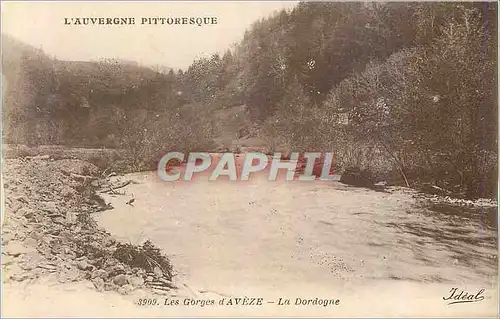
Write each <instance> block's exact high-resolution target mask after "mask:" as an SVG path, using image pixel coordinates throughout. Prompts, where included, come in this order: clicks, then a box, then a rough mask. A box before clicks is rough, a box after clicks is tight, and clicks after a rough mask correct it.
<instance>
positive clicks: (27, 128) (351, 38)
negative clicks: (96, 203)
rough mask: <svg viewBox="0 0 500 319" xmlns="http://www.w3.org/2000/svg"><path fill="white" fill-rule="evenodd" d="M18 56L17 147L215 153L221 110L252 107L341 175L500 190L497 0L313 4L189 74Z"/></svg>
mask: <svg viewBox="0 0 500 319" xmlns="http://www.w3.org/2000/svg"><path fill="white" fill-rule="evenodd" d="M12 46H14V45H12ZM17 46H20V45H19V44H17ZM4 47H5V43H4ZM15 52H24V53H23V54H17V55H15V59H17V60H16V61H17V65H18V67H17V68H14V67H11V65H12V66H14V65H16V63H10V62H8V63H7V65H6V64H5V59H6V58H5V57H4V75H5V76H6V77H7V81H8V83H9V85H8V87H7V94H6V95H5V99H6V103H5V106H4V116H9V119H8V121H7V123H6V125H5V138H6V141H7V142H10V143H23V144H37V143H45V144H71V145H75V144H79V145H84V146H107V147H116V148H126V149H129V150H134V152H135V153H134V158H141V156H144V154H145V153H147V154H157V153H158V152H165V151H168V150H170V149H174V148H175V149H176V150H194V149H198V150H206V151H209V150H214V149H215V148H216V147H217V145H216V143H214V138H215V137H217V136H220V135H221V134H224V132H223V130H221V125H220V124H221V123H219V121H218V119H217V117H216V116H214V114H216V113H217V112H221V110H222V112H223V110H224V109H228V108H231V107H233V106H240V105H245V106H246V110H247V116H248V118H249V119H250V121H251V122H252V123H253V124H254V125H253V127H257V128H258V129H257V131H258V132H257V133H256V134H257V135H258V136H259V138H261V139H262V140H264V141H265V142H266V144H267V145H268V150H269V151H278V150H279V151H284V152H290V151H333V152H335V154H336V159H337V166H338V169H339V170H341V171H342V170H345V169H350V168H358V169H361V170H365V171H368V172H370V173H371V174H373V175H374V176H375V177H376V179H386V180H387V179H390V180H392V181H394V182H396V183H401V184H407V185H410V186H421V185H432V186H437V187H439V189H442V190H444V191H445V192H450V193H453V194H461V195H464V196H467V197H487V196H495V193H496V178H497V109H498V108H497V96H496V92H497V61H496V59H497V4H496V3H450V2H448V3H425V2H420V3H301V4H299V5H297V6H296V7H295V8H294V9H293V10H290V11H282V12H278V13H276V14H274V15H273V16H272V17H270V18H267V19H262V20H260V21H257V22H255V23H254V25H253V26H252V27H251V28H250V29H249V30H247V32H246V33H245V35H244V37H243V39H242V41H241V43H240V44H238V45H237V46H236V47H235V48H234V49H232V50H228V51H227V52H226V53H225V54H222V55H219V54H214V55H213V56H211V57H209V58H202V59H198V60H196V61H194V62H193V64H192V65H191V66H190V67H189V68H188V69H187V70H184V71H182V70H179V71H176V72H174V71H169V72H157V71H155V70H152V69H149V68H143V67H140V66H138V65H133V64H131V63H124V62H122V61H104V62H99V63H97V62H81V63H80V62H79V63H76V62H63V61H57V60H55V59H51V58H49V57H47V56H45V55H44V54H43V52H40V51H36V50H35V51H33V50H31V51H30V50H27V49H26V48H24V49H23V50H21V49H19V48H18V49H17V50H15ZM7 58H9V56H7ZM10 59H11V60H15V59H14V58H13V57H10ZM19 66H20V67H19ZM146 150H147V151H146ZM155 156H156V155H155Z"/></svg>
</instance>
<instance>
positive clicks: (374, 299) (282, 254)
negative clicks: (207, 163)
mask: <svg viewBox="0 0 500 319" xmlns="http://www.w3.org/2000/svg"><path fill="white" fill-rule="evenodd" d="M125 178H126V179H131V180H133V181H135V182H136V183H133V184H131V185H129V186H127V187H126V188H124V190H125V192H126V194H125V195H118V196H110V195H107V196H106V198H105V199H106V200H107V201H109V202H111V204H112V205H113V207H114V209H113V210H109V211H105V212H103V213H101V214H100V215H99V216H98V217H97V219H98V222H99V223H100V224H101V225H102V226H103V227H105V228H106V229H107V230H108V231H110V232H111V233H112V234H114V235H115V236H117V237H118V238H119V239H121V240H123V241H126V242H130V243H132V244H140V243H142V242H143V241H145V240H146V239H150V240H151V241H152V242H153V243H155V244H156V245H158V246H159V247H161V248H162V249H163V250H164V251H165V252H166V254H167V255H168V256H169V257H170V259H171V261H172V264H173V265H174V268H175V271H176V272H177V277H178V278H180V279H181V280H182V281H183V282H185V283H186V284H187V285H188V286H189V287H191V288H192V290H194V291H195V292H196V294H197V295H198V296H199V297H204V296H219V297H220V296H263V297H265V298H268V299H266V300H272V301H276V300H277V299H278V298H279V297H289V298H290V299H291V300H292V302H293V300H295V298H297V297H300V298H306V299H307V298H309V299H311V298H316V297H325V298H326V297H328V298H339V299H341V301H342V305H343V308H342V307H339V308H338V309H333V308H330V307H324V309H316V308H315V309H314V311H318V312H311V311H312V310H311V309H309V308H307V307H305V308H304V307H299V308H297V307H296V308H293V307H292V308H290V307H289V308H287V309H288V311H289V313H287V312H283V311H282V310H281V308H279V307H278V306H276V305H275V304H271V305H268V307H267V308H265V309H266V310H265V312H262V311H264V310H262V309H260V310H257V309H255V310H252V311H254V312H250V313H249V312H243V313H239V312H237V311H236V310H234V309H233V310H231V311H229V310H227V309H225V310H223V311H228V312H221V311H222V310H217V311H215V310H214V314H218V315H221V314H224V315H241V314H252V315H287V314H288V315H295V314H301V313H302V314H303V315H304V314H307V315H311V314H312V315H317V316H323V315H326V316H336V315H365V316H366V315H368V316H371V315H374V314H378V315H381V316H388V315H391V316H393V315H406V316H411V315H417V316H424V315H431V316H439V315H443V314H444V315H461V316H466V315H495V314H497V313H498V309H497V307H496V300H497V297H498V289H497V287H496V280H497V269H498V267H497V266H498V259H497V227H498V225H497V222H496V221H497V215H496V208H476V209H470V208H469V209H465V208H461V207H460V208H459V207H451V206H445V205H436V204H432V205H431V204H429V203H426V202H423V201H421V200H418V199H417V198H416V197H415V196H414V195H415V192H414V191H412V190H409V189H405V188H388V189H386V190H381V191H375V190H370V189H364V188H355V187H350V186H346V185H344V184H341V183H339V182H332V181H328V182H327V181H307V182H303V181H302V182H301V181H283V180H281V181H280V180H278V181H269V180H267V178H265V177H264V176H262V175H258V176H256V177H255V178H252V179H251V180H250V181H245V182H244V181H220V180H219V181H215V182H214V181H208V176H207V175H203V174H202V175H200V176H198V177H197V178H196V180H194V181H190V182H185V181H178V182H164V181H162V180H160V179H159V178H158V177H157V176H156V173H155V172H143V173H134V174H129V175H127V176H126V177H125ZM132 197H133V198H135V202H134V203H133V206H131V205H127V204H126V202H127V201H128V200H129V199H130V198H132ZM454 287H456V288H459V289H460V290H462V289H464V290H466V291H468V292H471V293H477V291H478V290H480V289H485V292H484V294H485V297H486V299H485V300H483V301H481V302H477V303H473V304H472V303H471V304H468V305H452V306H450V305H447V302H445V301H444V300H443V297H446V296H449V295H450V290H451V289H452V288H454ZM399 300H400V301H401V302H399ZM403 301H404V302H403ZM361 305H367V307H364V306H363V307H362V306H361ZM339 309H340V310H339ZM259 311H260V312H259ZM301 311H302V312H301ZM196 314H197V315H200V313H195V314H194V315H196ZM203 314H206V313H203Z"/></svg>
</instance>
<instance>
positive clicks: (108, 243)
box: [104, 237, 116, 247]
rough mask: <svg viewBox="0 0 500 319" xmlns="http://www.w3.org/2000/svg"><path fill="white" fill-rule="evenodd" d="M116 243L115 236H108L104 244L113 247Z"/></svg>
mask: <svg viewBox="0 0 500 319" xmlns="http://www.w3.org/2000/svg"><path fill="white" fill-rule="evenodd" d="M114 244H116V240H115V239H114V238H112V237H108V238H106V239H105V241H104V245H105V246H106V247H111V246H113V245H114Z"/></svg>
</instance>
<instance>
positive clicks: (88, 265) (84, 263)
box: [76, 260, 94, 270]
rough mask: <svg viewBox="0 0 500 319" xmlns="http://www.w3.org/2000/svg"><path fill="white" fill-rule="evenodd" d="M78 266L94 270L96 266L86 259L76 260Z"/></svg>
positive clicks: (82, 268)
mask: <svg viewBox="0 0 500 319" xmlns="http://www.w3.org/2000/svg"><path fill="white" fill-rule="evenodd" d="M76 268H78V269H80V270H92V269H93V268H94V266H92V265H91V264H89V263H88V261H86V260H79V261H77V262H76Z"/></svg>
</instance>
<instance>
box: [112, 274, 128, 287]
mask: <svg viewBox="0 0 500 319" xmlns="http://www.w3.org/2000/svg"><path fill="white" fill-rule="evenodd" d="M113 283H114V284H115V285H117V286H123V285H126V284H128V276H127V275H124V274H120V275H116V276H115V277H113Z"/></svg>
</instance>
